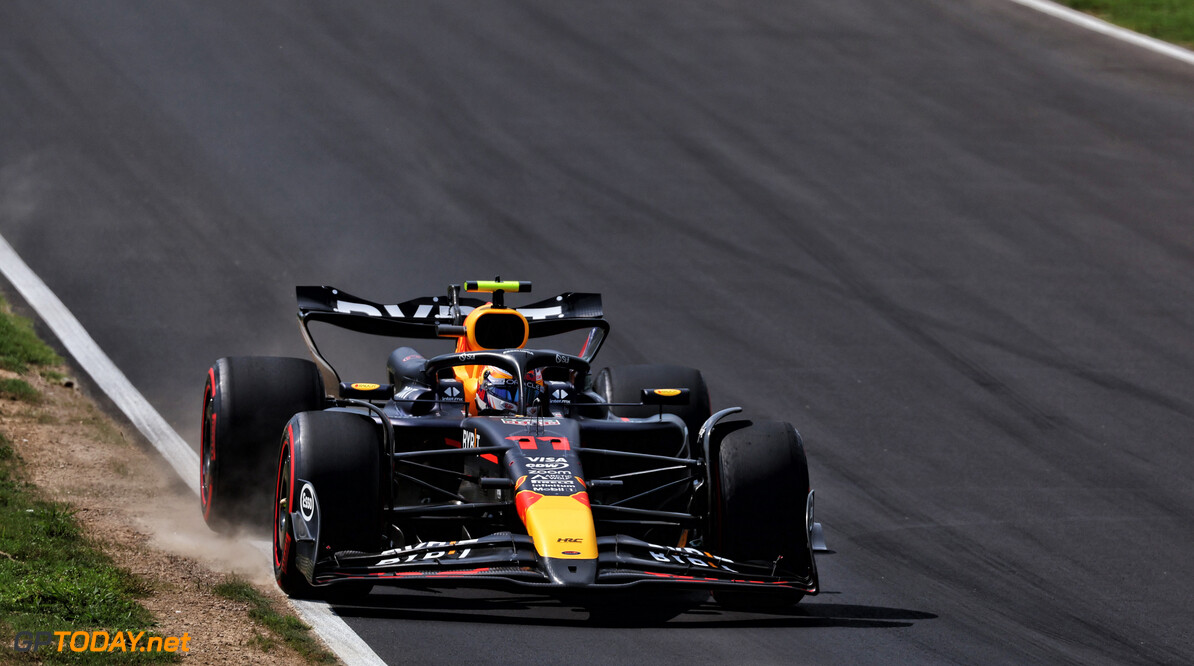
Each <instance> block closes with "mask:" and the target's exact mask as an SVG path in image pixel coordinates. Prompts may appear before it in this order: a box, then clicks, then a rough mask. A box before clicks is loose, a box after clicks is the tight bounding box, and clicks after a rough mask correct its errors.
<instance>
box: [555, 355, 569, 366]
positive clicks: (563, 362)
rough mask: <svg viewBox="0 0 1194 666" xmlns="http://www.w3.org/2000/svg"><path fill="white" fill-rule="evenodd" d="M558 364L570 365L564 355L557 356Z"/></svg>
mask: <svg viewBox="0 0 1194 666" xmlns="http://www.w3.org/2000/svg"><path fill="white" fill-rule="evenodd" d="M556 363H558V364H559V365H568V357H567V356H565V355H563V354H556Z"/></svg>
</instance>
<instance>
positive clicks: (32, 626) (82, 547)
mask: <svg viewBox="0 0 1194 666" xmlns="http://www.w3.org/2000/svg"><path fill="white" fill-rule="evenodd" d="M21 464H22V463H21V460H20V457H19V456H18V455H17V454H16V452H15V451H14V450H13V448H12V445H11V442H10V441H9V440H8V438H7V437H5V436H4V435H3V434H2V433H0V641H2V642H3V644H4V652H5V654H4V655H3V658H2V659H0V660H2V661H5V662H8V663H35V662H46V663H79V662H82V663H105V664H108V663H122V664H144V663H172V662H176V661H178V656H177V655H175V654H171V653H167V652H133V653H122V652H120V651H115V652H91V651H87V652H72V651H71V650H70V649H69V647H68V648H67V649H65V650H64V651H62V652H58V650H57V645H55V646H54V647H53V648H48V647H41V648H39V649H38V650H37V652H18V651H16V650H14V649H13V644H14V638H15V637H16V636H17V634H18V632H33V633H37V632H54V631H71V632H73V631H106V632H109V633H110V634H114V633H115V632H117V631H133V632H134V634H136V633H139V632H141V631H146V630H148V629H150V628H152V627H153V626H154V624H155V622H154V618H153V616H152V615H151V614H150V613H149V611H147V610H146V609H145V607H144V606H142V605H141V604H140V603H139V602H138V601H137V599H138V598H140V597H144V596H145V595H146V594H148V593H149V590H148V588H147V587H146V586H145V584H144V583H143V582H141V581H140V580H139V579H137V578H136V577H134V576H133V575H132V574H130V573H128V572H127V571H125V570H123V569H120V568H119V567H117V566H116V565H115V564H113V563H112V561H111V559H110V558H108V556H107V555H104V554H103V553H102V552H101V551H100V550H99V549H98V548H97V547H96V546H95V545H94V544H93V543H92V542H91V541H90V540H89V539H87V538H86V537H85V536H84V534H83V531H82V529H81V528H80V527H79V524H78V522H77V521H76V520H75V517H74V514H73V513H72V512H71V510H70V508H69V507H68V506H67V505H65V504H61V503H58V502H50V501H46V500H44V499H42V498H41V497H40V495H39V493H38V491H37V489H36V488H34V487H33V486H32V485H31V484H29V483H28V482H26V481H25V480H24V479H23V477H22V473H21ZM150 635H151V633H150V632H148V631H146V634H145V636H146V637H148V636H150Z"/></svg>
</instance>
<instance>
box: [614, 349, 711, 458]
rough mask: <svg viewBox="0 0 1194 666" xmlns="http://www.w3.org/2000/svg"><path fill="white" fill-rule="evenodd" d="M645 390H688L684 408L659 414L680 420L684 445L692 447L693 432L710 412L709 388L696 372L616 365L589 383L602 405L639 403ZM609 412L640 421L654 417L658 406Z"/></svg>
mask: <svg viewBox="0 0 1194 666" xmlns="http://www.w3.org/2000/svg"><path fill="white" fill-rule="evenodd" d="M648 388H680V389H688V390H689V398H690V400H689V403H688V404H687V405H670V406H666V407H664V408H663V411H664V412H666V413H668V414H675V415H676V416H679V417H680V418H681V419H682V420H683V421H684V425H686V426H687V427H688V442H689V444H695V442H696V436H697V432H698V431H699V430H700V429H701V426H702V425H704V423H705V420H706V419H708V418H709V415H710V414H711V413H712V410H711V408H710V406H709V387H708V386H706V385H705V378H704V377H702V376H701V371H700V370H696V369H694V368H686V367H684V366H679V365H619V366H614V367H612V368H605V369H603V370H602V371H601V372H600V373H598V375H597V378H596V379H595V380H594V381H593V390H594V391H596V392H597V394H598V395H600V396H601V397H602V399H604V400H605V401H606V402H642V390H643V389H648ZM610 411H611V413H613V414H614V416H622V417H626V418H644V417H648V416H655V415H656V414H658V413H659V407H657V406H654V405H647V406H642V407H610Z"/></svg>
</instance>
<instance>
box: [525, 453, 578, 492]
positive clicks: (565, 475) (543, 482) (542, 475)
mask: <svg viewBox="0 0 1194 666" xmlns="http://www.w3.org/2000/svg"><path fill="white" fill-rule="evenodd" d="M526 461H527V462H526V463H525V465H526V468H527V474H528V477H527V482H528V483H529V484H530V487H531V490H534V491H535V492H537V493H551V494H560V493H563V494H572V493H574V492H576V477H575V476H573V475H572V469H571V465H570V464H569V463H568V459H567V458H560V457H553V456H527V457H526Z"/></svg>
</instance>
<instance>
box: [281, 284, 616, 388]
mask: <svg viewBox="0 0 1194 666" xmlns="http://www.w3.org/2000/svg"><path fill="white" fill-rule="evenodd" d="M295 292H296V296H297V297H298V319H299V328H300V329H301V331H302V334H303V340H304V341H306V343H307V347H308V348H309V349H310V350H311V354H312V356H314V357H315V360H316V362H317V363H319V365H320V366H322V368H323V370H324V372H325V374H330V377H325V379H331V378H333V377H334V378H335V379H336V383H335V384H332V385H333V386H336V385H338V384H339V375H338V374H337V373H336V372H335V370H334V369H333V368H332V366H331V364H329V363H328V362H327V360H326V359H325V358H324V357H323V354H321V353H320V352H319V347H318V346H317V345H316V344H315V340H314V338H313V337H312V336H311V331H310V329H309V324H310V322H313V321H317V322H323V323H327V324H331V325H333V326H336V327H338V328H343V329H346V330H349V331H355V332H357V333H365V334H367V335H379V336H385V337H393V338H411V339H427V340H431V339H436V338H441V337H452V336H453V335H458V334H459V333H458V332H457V331H458V329H459V327H458V326H456V325H455V324H456V323H457V321H456V320H457V317H458V316H459V315H463V314H468V313H469V312H472V311H473V310H474V309H476V308H478V307H481V306H482V305H485V304H486V302H487V301H484V300H481V299H478V298H456V299H455V300H456V304H457V305H458V306H459V311H458V312H457V311H454V308H453V303H452V300H453V299H452V298H449V297H448V296H424V297H421V298H415V299H412V300H409V301H405V302H402V303H397V304H393V305H387V304H383V303H375V302H373V301H369V300H365V299H363V298H361V297H359V296H353V295H352V294H349V293H347V292H344V291H342V290H340V289H337V288H335V287H329V286H318V287H316V286H300V287H297V288H296V289H295ZM514 309H516V310H518V312H520V313H522V315H523V316H524V317H526V319H527V325H528V328H529V337H531V338H544V337H550V336H553V335H560V334H563V333H569V332H572V331H580V330H584V329H590V330H589V336H588V338H587V339H586V341H585V343H584V346H583V348H582V349H581V350H580V353H579V354H577V355H578V356H580V357H581V358H583V359H584V360H585V361H586V362H588V361H591V360H593V357H595V356H596V355H597V351H598V350H599V349H600V348H601V344H602V343H603V342H604V341H605V338H606V336H607V335H608V334H609V322H607V321H605V320H604V319H602V310H601V294H587V293H576V292H566V293H563V294H560V295H559V296H554V297H552V298H548V299H546V300H542V301H537V302H535V303H531V304H529V305H524V306H521V307H517V308H514Z"/></svg>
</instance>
